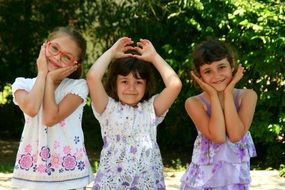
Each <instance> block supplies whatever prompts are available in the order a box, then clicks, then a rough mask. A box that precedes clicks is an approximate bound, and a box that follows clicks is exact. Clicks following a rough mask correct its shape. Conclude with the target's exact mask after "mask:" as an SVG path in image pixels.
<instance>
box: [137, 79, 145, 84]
mask: <svg viewBox="0 0 285 190" xmlns="http://www.w3.org/2000/svg"><path fill="white" fill-rule="evenodd" d="M136 83H137V84H143V83H144V81H143V80H137V82H136Z"/></svg>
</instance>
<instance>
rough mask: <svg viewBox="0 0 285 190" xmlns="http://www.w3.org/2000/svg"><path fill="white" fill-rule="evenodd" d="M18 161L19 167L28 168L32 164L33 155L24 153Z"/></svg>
mask: <svg viewBox="0 0 285 190" xmlns="http://www.w3.org/2000/svg"><path fill="white" fill-rule="evenodd" d="M18 162H19V165H20V168H21V169H24V170H29V169H30V168H31V167H32V166H33V157H32V156H31V154H30V153H28V154H24V155H22V156H21V158H20V160H19V161H18Z"/></svg>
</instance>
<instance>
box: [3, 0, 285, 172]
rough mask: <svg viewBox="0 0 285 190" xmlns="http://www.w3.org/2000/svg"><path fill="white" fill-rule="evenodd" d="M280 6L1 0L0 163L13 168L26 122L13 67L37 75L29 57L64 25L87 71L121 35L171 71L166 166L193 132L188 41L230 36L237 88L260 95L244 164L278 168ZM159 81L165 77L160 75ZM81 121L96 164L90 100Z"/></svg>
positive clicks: (185, 148)
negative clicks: (79, 46)
mask: <svg viewBox="0 0 285 190" xmlns="http://www.w3.org/2000/svg"><path fill="white" fill-rule="evenodd" d="M284 12H285V4H284V1H281V0H251V1H248V0H224V1H222V0H217V1H216V0H161V1H158V0H104V1H101V0H92V1H91V0H76V1H75V0H74V1H73V0H61V1H56V0H0V127H1V130H0V146H1V154H0V171H2V172H11V171H12V169H13V165H14V161H15V154H16V153H15V151H16V150H17V146H18V141H19V139H20V136H21V132H22V128H23V123H24V120H23V115H22V112H21V111H20V109H19V108H18V107H17V106H15V105H14V104H13V102H12V96H11V84H12V83H13V82H14V80H15V78H16V77H19V76H22V77H35V76H36V67H35V66H36V65H35V62H36V59H37V57H38V54H39V50H40V46H41V44H42V43H43V42H44V40H45V38H46V37H47V35H48V33H49V32H50V31H51V30H52V29H53V28H54V27H57V26H66V25H70V26H73V27H75V28H76V29H77V30H79V31H80V32H81V33H82V34H83V35H84V36H85V38H86V40H87V41H88V56H87V58H86V59H85V62H84V68H85V73H86V71H87V70H88V69H89V67H90V66H91V64H92V63H93V62H94V60H96V58H98V56H99V55H100V54H101V53H102V52H103V51H104V50H106V49H107V48H109V47H110V46H111V45H112V44H113V43H114V42H115V41H116V40H117V39H118V38H119V37H122V36H129V37H132V38H133V39H134V40H138V39H140V38H147V39H149V40H151V41H152V42H153V44H154V46H155V47H156V49H157V51H158V52H159V54H161V55H162V57H164V58H165V59H166V60H167V62H168V63H169V64H170V65H171V66H172V67H173V68H174V69H175V71H176V72H177V73H178V75H179V77H180V78H181V80H182V82H183V89H182V91H181V93H180V95H179V97H178V99H177V100H176V102H175V104H174V105H173V106H172V107H171V109H170V110H169V112H168V114H167V117H166V119H165V121H164V122H163V123H162V124H160V126H159V127H158V143H159V146H160V149H161V152H162V157H163V161H164V165H165V167H166V168H169V169H175V170H180V169H185V167H186V166H187V164H188V163H189V161H190V159H191V154H192V148H193V142H194V139H195V137H196V129H195V127H194V126H193V123H192V121H191V119H190V118H189V117H188V115H187V113H186V111H185V109H184V101H185V100H186V98H187V97H189V96H192V95H194V94H197V93H199V89H197V88H196V87H195V86H193V85H192V83H191V78H190V76H189V71H190V70H191V67H192V63H191V62H192V58H191V52H192V50H193V47H194V46H195V45H196V44H197V43H199V42H201V41H203V40H205V39H207V38H208V37H214V38H219V39H221V40H223V41H225V42H227V43H228V44H230V45H231V46H232V48H234V50H235V51H236V53H237V56H238V63H240V64H242V65H243V66H244V67H245V69H246V73H245V76H244V77H243V79H242V81H240V82H239V84H238V87H239V88H243V87H246V88H252V89H254V90H255V91H256V92H257V94H258V103H257V108H256V112H255V116H254V121H253V123H252V127H251V128H250V131H251V133H252V136H253V139H254V142H255V143H256V148H257V153H258V157H256V158H253V159H252V166H251V167H252V169H265V168H274V169H279V170H280V171H283V173H284V170H285V169H284V164H285V163H284V162H285V161H284V160H285V137H284V131H285V127H284V123H285V111H284V107H285V79H284V75H285V64H284V59H285V56H284V55H285V53H284V52H285V32H284V28H285V16H284V15H285V13H284ZM158 83H159V86H161V85H162V83H161V81H160V79H159V78H158ZM83 130H84V133H85V141H86V142H85V144H86V148H87V151H88V154H89V157H90V160H91V164H92V166H93V168H94V171H96V168H97V166H98V159H99V155H100V150H101V146H102V140H101V134H100V127H99V125H98V122H97V121H96V119H95V118H94V116H93V114H92V111H91V108H90V100H89V103H88V104H87V105H86V106H85V111H84V118H83Z"/></svg>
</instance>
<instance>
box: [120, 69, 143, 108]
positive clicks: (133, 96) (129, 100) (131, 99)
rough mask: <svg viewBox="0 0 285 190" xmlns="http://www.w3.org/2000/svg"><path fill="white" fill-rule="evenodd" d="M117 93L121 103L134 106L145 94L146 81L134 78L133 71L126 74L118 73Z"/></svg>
mask: <svg viewBox="0 0 285 190" xmlns="http://www.w3.org/2000/svg"><path fill="white" fill-rule="evenodd" d="M116 82H117V94H118V97H119V100H120V102H121V103H122V104H127V105H130V106H136V105H137V104H138V102H139V101H140V100H141V99H142V98H143V96H144V94H145V88H146V81H145V80H143V79H141V78H135V77H134V75H133V73H129V74H128V75H127V76H123V75H118V77H117V81H116Z"/></svg>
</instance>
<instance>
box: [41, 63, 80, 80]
mask: <svg viewBox="0 0 285 190" xmlns="http://www.w3.org/2000/svg"><path fill="white" fill-rule="evenodd" d="M77 69H78V64H76V65H73V66H68V67H62V68H58V69H55V70H53V71H50V72H49V73H48V75H47V80H48V81H51V82H52V83H53V84H55V85H58V84H59V83H60V82H61V81H62V80H63V79H65V78H66V77H68V76H69V75H71V74H72V73H73V72H74V71H76V70H77Z"/></svg>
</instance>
